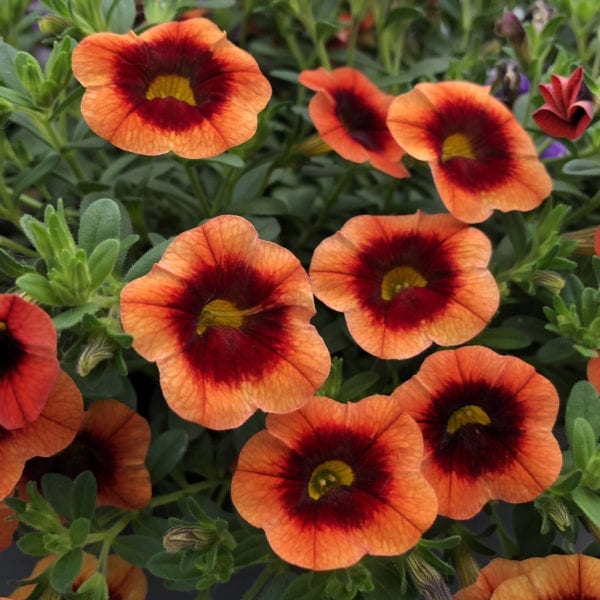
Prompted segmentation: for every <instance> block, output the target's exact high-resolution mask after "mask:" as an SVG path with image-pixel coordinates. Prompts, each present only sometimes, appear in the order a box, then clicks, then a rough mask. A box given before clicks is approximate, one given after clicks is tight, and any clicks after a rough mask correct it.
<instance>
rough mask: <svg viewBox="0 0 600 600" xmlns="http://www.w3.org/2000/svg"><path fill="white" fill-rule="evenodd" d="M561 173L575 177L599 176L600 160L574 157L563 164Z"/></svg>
mask: <svg viewBox="0 0 600 600" xmlns="http://www.w3.org/2000/svg"><path fill="white" fill-rule="evenodd" d="M562 170H563V173H566V174H567V175H575V176H577V177H600V160H591V159H589V158H576V159H574V160H570V161H569V162H568V163H565V165H563V169H562Z"/></svg>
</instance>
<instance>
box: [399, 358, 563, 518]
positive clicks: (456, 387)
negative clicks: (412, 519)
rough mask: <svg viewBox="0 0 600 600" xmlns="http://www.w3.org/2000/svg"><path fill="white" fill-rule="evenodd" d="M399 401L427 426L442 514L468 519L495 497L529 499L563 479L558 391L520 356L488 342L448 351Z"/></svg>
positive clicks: (427, 466) (426, 467)
mask: <svg viewBox="0 0 600 600" xmlns="http://www.w3.org/2000/svg"><path fill="white" fill-rule="evenodd" d="M392 398H394V399H395V400H397V401H398V403H399V405H400V406H401V407H402V408H403V409H405V410H406V411H407V412H408V414H410V415H411V416H412V417H413V418H414V419H415V420H416V421H417V423H418V424H419V425H420V427H421V430H422V432H423V439H424V440H425V458H424V460H423V474H424V475H425V477H426V478H427V480H428V481H429V482H430V483H431V485H432V486H433V487H434V489H435V491H436V493H437V497H438V502H439V512H440V514H441V515H445V516H448V517H450V518H452V519H468V518H469V517H472V516H473V515H475V514H476V513H477V512H478V511H479V510H480V509H481V508H482V507H483V505H484V504H485V503H486V502H487V501H488V500H494V499H498V500H505V501H507V502H513V503H516V502H528V501H530V500H533V499H534V498H536V497H537V496H538V495H539V494H541V493H542V492H543V491H544V490H545V489H547V488H548V487H549V486H550V485H551V484H552V483H553V482H554V481H555V479H556V478H557V477H558V474H559V472H560V469H561V466H562V454H561V451H560V447H559V445H558V442H557V441H556V439H555V438H554V436H553V434H552V427H553V425H554V421H555V420H556V415H557V413H558V406H559V399H558V394H557V393H556V390H555V389H554V386H553V385H552V383H550V381H548V379H546V378H545V377H543V376H542V375H540V374H539V373H537V372H536V371H535V369H534V368H533V367H532V366H531V365H530V364H528V363H526V362H525V361H523V360H521V359H519V358H516V357H513V356H501V355H499V354H496V353H495V352H493V351H492V350H490V349H489V348H484V347H483V346H465V347H463V348H458V349H457V350H442V351H440V352H436V353H435V354H432V355H431V356H428V357H427V358H426V359H425V360H424V361H423V364H422V366H421V368H420V370H419V371H418V373H417V374H416V375H414V376H413V377H412V378H411V379H409V380H408V381H407V382H405V383H403V384H402V385H400V386H399V387H398V388H396V390H394V392H393V394H392Z"/></svg>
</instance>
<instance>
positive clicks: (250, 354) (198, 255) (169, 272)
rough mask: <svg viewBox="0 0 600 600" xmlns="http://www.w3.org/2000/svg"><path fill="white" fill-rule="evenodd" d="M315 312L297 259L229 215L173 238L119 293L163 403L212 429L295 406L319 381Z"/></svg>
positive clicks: (321, 367) (325, 370)
mask: <svg viewBox="0 0 600 600" xmlns="http://www.w3.org/2000/svg"><path fill="white" fill-rule="evenodd" d="M314 314H315V306H314V299H313V295H312V290H311V287H310V281H309V279H308V275H307V274H306V272H305V271H304V269H303V268H302V265H301V264H300V261H299V260H298V259H297V258H296V257H295V256H294V255H293V254H292V253H291V252H290V251H289V250H286V249H285V248H283V247H281V246H279V245H277V244H274V243H272V242H265V241H262V240H259V238H258V232H257V231H256V229H255V228H254V227H253V226H252V224H251V223H249V222H248V221H246V220H245V219H243V218H241V217H237V216H233V215H224V216H220V217H216V218H214V219H211V220H210V221H208V222H206V223H204V225H202V226H200V227H196V228H195V229H192V230H190V231H187V232H184V233H182V234H181V235H179V236H177V238H176V239H175V240H174V241H173V242H172V243H171V245H170V246H169V248H168V249H167V251H166V252H165V254H164V256H163V257H162V259H161V260H160V261H159V262H158V264H156V265H154V267H153V268H152V271H151V272H150V273H149V274H148V275H146V276H144V277H141V278H139V279H137V280H135V281H132V282H131V283H129V284H128V285H126V286H125V288H124V289H123V291H122V293H121V318H122V321H123V327H124V328H125V330H126V331H127V332H128V333H129V334H131V335H132V336H133V339H134V341H133V347H134V348H135V349H136V350H137V352H138V353H139V354H141V355H142V356H143V357H144V358H146V359H147V360H150V361H156V363H157V365H158V369H159V371H160V385H161V388H162V391H163V394H164V396H165V399H166V401H167V403H168V404H169V406H170V407H171V408H172V409H173V411H175V412H176V413H177V414H178V415H179V416H181V417H183V418H184V419H187V420H189V421H194V422H196V423H200V424H201V425H204V426H205V427H210V428H212V429H227V428H231V427H237V426H238V425H240V424H241V423H243V422H244V421H245V420H246V419H247V418H248V417H249V416H250V415H251V414H252V413H254V412H255V411H256V409H257V408H260V409H262V410H264V411H266V412H290V411H292V410H295V409H296V408H299V407H300V406H301V405H302V404H304V403H305V402H306V401H307V400H308V399H309V398H310V397H311V396H312V395H313V394H314V392H315V391H316V390H317V388H319V387H320V386H321V385H322V384H323V382H324V381H325V379H326V378H327V375H328V374H329V368H330V364H331V357H330V355H329V351H328V350H327V347H326V346H325V343H324V342H323V340H322V339H321V337H320V336H319V334H318V333H317V331H316V329H315V328H314V327H313V326H312V325H311V324H310V319H311V318H312V316H313V315H314Z"/></svg>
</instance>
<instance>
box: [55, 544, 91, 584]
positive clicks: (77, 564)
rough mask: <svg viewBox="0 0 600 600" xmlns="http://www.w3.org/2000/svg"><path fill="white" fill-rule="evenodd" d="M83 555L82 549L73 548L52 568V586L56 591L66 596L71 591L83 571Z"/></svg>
mask: <svg viewBox="0 0 600 600" xmlns="http://www.w3.org/2000/svg"><path fill="white" fill-rule="evenodd" d="M82 564H83V553H82V551H81V548H73V550H70V551H69V552H67V553H66V554H63V556H61V557H60V558H59V559H58V560H57V561H56V562H55V563H53V565H52V567H51V568H50V585H51V586H52V588H53V589H54V590H56V591H57V592H60V593H61V594H64V593H66V592H70V591H71V584H72V583H73V581H74V580H75V577H77V575H79V571H81V565H82Z"/></svg>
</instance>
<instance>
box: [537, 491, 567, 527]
mask: <svg viewBox="0 0 600 600" xmlns="http://www.w3.org/2000/svg"><path fill="white" fill-rule="evenodd" d="M535 506H536V508H537V509H538V510H539V511H540V512H541V513H542V514H543V515H544V516H546V517H547V518H548V519H550V520H551V521H552V522H553V523H554V524H555V525H556V528H557V529H558V530H559V531H566V530H567V529H568V528H569V527H570V526H571V523H572V520H571V515H570V514H569V511H568V509H567V507H566V506H565V503H564V502H563V501H562V500H561V499H560V498H557V497H556V496H542V497H540V498H538V499H537V500H536V502H535Z"/></svg>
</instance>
